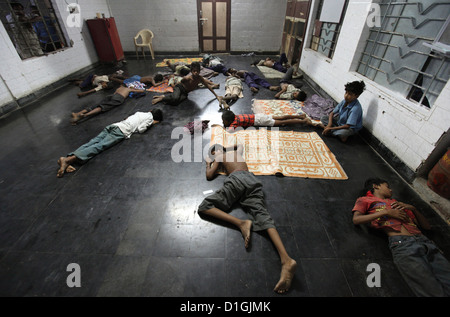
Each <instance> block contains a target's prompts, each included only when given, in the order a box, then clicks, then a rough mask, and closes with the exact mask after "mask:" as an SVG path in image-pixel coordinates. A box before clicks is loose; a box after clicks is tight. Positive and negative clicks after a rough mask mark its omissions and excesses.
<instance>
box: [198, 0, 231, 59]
mask: <svg viewBox="0 0 450 317" xmlns="http://www.w3.org/2000/svg"><path fill="white" fill-rule="evenodd" d="M197 15H198V33H199V36H198V37H199V42H200V51H201V52H204V53H225V52H229V51H230V21H231V0H197Z"/></svg>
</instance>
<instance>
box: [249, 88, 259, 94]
mask: <svg viewBox="0 0 450 317" xmlns="http://www.w3.org/2000/svg"><path fill="white" fill-rule="evenodd" d="M250 90H251V91H252V92H254V93H257V92H258V88H256V87H251V88H250Z"/></svg>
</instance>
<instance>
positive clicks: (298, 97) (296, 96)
mask: <svg viewBox="0 0 450 317" xmlns="http://www.w3.org/2000/svg"><path fill="white" fill-rule="evenodd" d="M292 97H294V99H295V100H298V101H305V100H306V92H304V91H302V90H300V91H296V92H294V93H293V94H292Z"/></svg>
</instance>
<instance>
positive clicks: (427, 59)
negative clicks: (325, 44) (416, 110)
mask: <svg viewBox="0 0 450 317" xmlns="http://www.w3.org/2000/svg"><path fill="white" fill-rule="evenodd" d="M377 5H378V6H379V11H380V19H379V23H378V24H379V25H376V23H375V24H374V26H373V27H371V28H370V31H369V36H368V38H367V40H366V45H365V48H364V51H363V53H362V55H361V58H360V60H359V63H358V67H357V70H356V71H357V72H358V73H360V74H362V75H364V76H366V77H367V78H369V79H371V80H373V81H374V82H376V83H378V84H380V85H382V86H383V87H386V88H389V89H390V90H392V91H394V92H396V93H398V94H399V95H401V96H403V97H405V98H407V99H408V100H411V101H413V102H415V103H417V104H418V105H422V106H423V107H426V108H430V107H431V106H432V105H433V103H434V101H435V100H436V98H437V97H438V96H439V94H440V92H441V91H442V89H443V88H444V86H445V84H446V83H447V81H448V79H449V59H448V56H446V54H442V53H440V52H439V51H436V50H433V49H431V48H430V44H431V43H433V42H434V41H435V39H436V36H437V35H438V34H440V33H442V29H443V27H444V25H448V24H446V20H447V18H448V17H449V14H450V3H449V1H448V0H447V1H436V0H423V1H414V2H408V1H406V0H399V1H395V0H382V1H380V3H378V4H377ZM440 30H441V32H440ZM446 34H448V33H446ZM447 37H448V35H447ZM447 40H448V39H447ZM447 44H450V43H447Z"/></svg>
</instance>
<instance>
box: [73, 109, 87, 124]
mask: <svg viewBox="0 0 450 317" xmlns="http://www.w3.org/2000/svg"><path fill="white" fill-rule="evenodd" d="M83 117H84V116H83V114H82V113H80V112H78V113H75V112H72V118H71V119H70V122H71V123H72V124H76V123H77V122H78V121H80V120H81V119H83Z"/></svg>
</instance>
